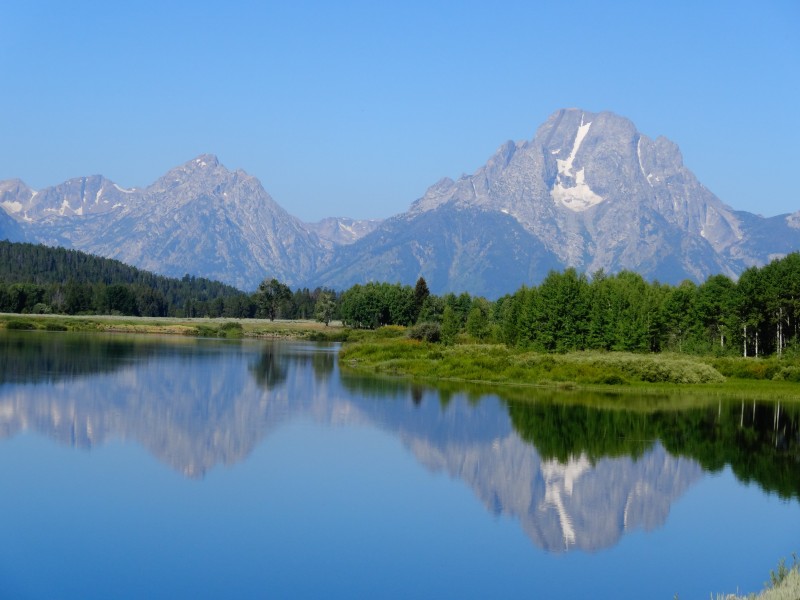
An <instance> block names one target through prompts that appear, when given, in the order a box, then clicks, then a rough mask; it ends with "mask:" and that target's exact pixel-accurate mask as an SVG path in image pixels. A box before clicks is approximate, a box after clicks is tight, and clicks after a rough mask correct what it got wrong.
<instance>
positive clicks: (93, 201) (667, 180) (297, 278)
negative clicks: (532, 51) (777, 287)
mask: <svg viewBox="0 0 800 600" xmlns="http://www.w3.org/2000/svg"><path fill="white" fill-rule="evenodd" d="M0 206H2V207H3V208H4V209H5V210H6V212H7V213H8V214H9V215H11V216H12V217H13V218H14V219H15V220H16V221H17V224H18V226H19V227H20V228H19V229H14V228H13V225H12V224H11V223H10V222H9V221H8V220H7V219H2V220H0V235H3V234H5V235H7V236H16V235H27V237H28V239H30V240H31V241H41V242H44V243H47V244H54V245H64V246H68V247H74V248H77V249H80V250H85V251H88V252H92V253H96V254H100V255H102V256H107V257H110V258H117V259H119V260H123V261H125V262H128V263H131V264H133V265H135V266H137V267H140V268H145V269H148V270H152V271H156V272H159V273H163V274H166V275H173V276H181V275H183V274H184V273H191V274H194V275H201V276H205V277H210V278H216V279H220V280H222V281H224V282H226V283H231V284H234V285H237V286H239V287H242V288H245V289H253V288H255V287H256V285H257V284H258V283H259V282H260V281H261V280H263V279H264V278H265V277H277V278H279V279H281V280H283V281H285V282H286V283H288V284H290V285H293V286H298V285H308V286H310V287H316V286H317V285H326V286H331V287H335V288H339V289H344V288H347V287H349V286H351V285H353V284H354V283H364V282H367V281H375V280H381V281H389V282H397V281H399V282H402V283H407V284H413V283H414V281H415V280H416V279H417V278H418V277H419V276H420V275H422V276H424V277H425V278H426V280H427V281H428V285H429V287H430V289H431V290H432V291H433V292H434V293H442V292H446V291H454V292H460V291H469V292H471V293H473V294H482V295H486V296H489V297H496V296H499V295H501V294H503V293H507V292H511V291H514V290H515V289H516V288H517V287H519V285H521V284H522V283H528V284H531V283H537V282H538V281H540V280H541V279H542V278H543V277H544V276H545V275H546V274H547V272H548V271H549V270H550V269H562V268H565V267H567V266H572V267H575V268H577V269H578V270H581V271H586V272H588V273H593V272H595V271H597V270H599V269H605V270H606V271H607V272H617V271H620V270H623V269H629V270H634V271H637V272H639V273H641V274H642V275H644V276H645V277H647V278H654V279H659V280H661V281H664V282H668V283H677V282H679V281H680V280H682V279H685V278H690V279H693V280H696V281H700V280H703V279H705V278H706V277H708V276H709V275H711V274H715V273H724V274H727V275H729V276H734V277H735V276H736V275H737V274H738V273H740V272H741V271H742V270H743V269H745V268H746V267H748V266H751V265H761V264H764V263H766V262H768V261H769V260H771V259H772V258H776V257H780V256H783V255H784V254H786V253H788V252H791V251H793V250H797V249H800V212H798V213H795V214H792V215H781V216H777V217H772V218H763V217H760V216H756V215H753V214H750V213H747V212H742V211H735V210H733V209H732V208H730V207H729V206H727V205H725V204H724V203H722V201H720V200H719V198H717V197H716V196H715V195H714V194H713V193H711V192H710V191H709V190H708V189H706V188H705V187H704V186H703V185H702V184H701V183H700V182H699V181H698V180H697V178H696V177H695V176H694V175H693V174H692V173H691V171H689V170H688V169H687V168H686V167H685V166H684V165H683V161H682V157H681V154H680V151H679V149H678V147H677V146H676V145H675V144H674V143H672V142H670V141H669V140H667V139H666V138H663V137H659V138H657V139H655V140H652V139H650V138H649V137H647V136H645V135H643V134H641V133H639V132H638V131H637V130H636V127H635V126H634V125H633V123H631V122H630V121H629V120H627V119H624V118H622V117H619V116H617V115H614V114H612V113H608V112H603V113H590V112H586V111H582V110H579V109H566V110H560V111H558V112H556V113H555V114H553V115H552V116H551V117H550V118H549V119H548V120H547V121H546V122H545V123H544V124H543V125H542V126H541V127H540V128H539V130H538V131H537V132H536V135H535V136H534V138H533V139H532V140H530V141H527V142H518V143H514V142H506V143H505V144H503V145H502V146H501V147H500V148H499V149H498V150H497V152H496V153H495V154H494V156H492V157H491V158H490V159H489V161H488V162H487V163H486V165H484V166H483V167H481V168H480V169H478V170H477V171H476V172H475V173H474V174H473V175H469V176H467V175H465V176H463V177H461V178H460V179H459V180H457V181H453V180H451V179H442V180H441V181H439V182H438V183H436V184H435V185H433V186H432V187H431V188H430V189H428V191H427V192H426V193H425V195H424V196H423V197H422V198H420V199H418V200H417V201H416V202H414V203H413V204H412V205H411V207H410V209H409V211H408V212H406V213H403V214H400V215H397V216H395V217H393V218H391V219H388V220H386V221H383V222H380V221H358V220H354V219H346V218H329V219H324V220H323V221H321V222H319V223H314V224H304V223H302V222H301V221H299V220H298V219H296V218H295V217H293V216H291V215H290V214H289V213H287V212H286V211H285V210H284V209H283V208H281V207H280V206H278V204H276V203H275V202H274V201H273V200H272V198H271V197H270V196H269V194H268V193H267V192H266V191H265V190H264V188H263V187H262V186H261V184H260V183H259V182H258V180H257V179H255V178H254V177H251V176H249V175H247V174H246V173H244V172H243V171H228V170H227V169H226V168H225V167H223V166H222V165H220V164H219V161H218V160H217V159H216V157H214V156H210V155H203V156H200V157H198V158H196V159H194V160H191V161H189V162H188V163H186V164H185V165H183V166H180V167H177V168H175V169H173V170H172V171H170V172H169V173H167V174H166V175H165V176H164V177H162V178H161V179H159V180H158V181H157V182H155V183H154V184H153V185H151V186H149V187H147V188H143V189H131V190H127V189H124V188H121V187H119V186H118V185H116V184H114V183H112V182H110V181H108V180H107V179H104V178H103V177H100V176H93V177H84V178H80V179H72V180H70V181H67V182H65V183H63V184H60V185H58V186H55V187H51V188H47V189H45V190H40V191H34V190H32V189H30V188H28V187H27V186H26V185H25V184H24V183H22V182H20V181H19V180H10V181H5V182H0ZM0 217H5V215H0ZM6 231H8V233H5V232H6Z"/></svg>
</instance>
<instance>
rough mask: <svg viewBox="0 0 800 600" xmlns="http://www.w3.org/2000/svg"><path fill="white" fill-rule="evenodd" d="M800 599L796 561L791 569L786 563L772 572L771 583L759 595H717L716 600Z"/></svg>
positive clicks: (799, 565) (799, 576) (797, 564)
mask: <svg viewBox="0 0 800 600" xmlns="http://www.w3.org/2000/svg"><path fill="white" fill-rule="evenodd" d="M798 599H800V563H798V562H797V559H795V561H794V564H793V565H792V566H791V567H789V566H787V565H786V562H785V561H783V560H782V561H781V562H780V563H779V564H778V568H777V569H775V570H773V571H771V572H770V581H769V583H768V584H767V587H766V589H765V590H764V591H762V592H760V593H758V594H748V595H747V596H739V595H737V594H717V596H716V600H798Z"/></svg>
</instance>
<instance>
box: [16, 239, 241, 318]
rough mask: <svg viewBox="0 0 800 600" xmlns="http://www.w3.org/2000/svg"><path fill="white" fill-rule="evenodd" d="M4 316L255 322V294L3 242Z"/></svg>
mask: <svg viewBox="0 0 800 600" xmlns="http://www.w3.org/2000/svg"><path fill="white" fill-rule="evenodd" d="M0 312H16V313H21V312H28V313H35V312H40V313H41V312H57V313H66V314H82V313H87V314H113V313H120V314H125V315H141V316H151V317H158V316H189V317H191V316H204V315H209V314H213V315H214V316H230V317H239V318H244V317H251V316H254V314H255V306H254V305H253V300H252V298H251V297H250V295H248V294H245V293H244V292H242V291H240V290H237V289H236V288H234V287H231V286H229V285H225V284H222V283H220V282H218V281H211V280H209V279H205V278H202V277H200V278H195V277H190V276H188V275H187V276H185V277H183V278H182V279H174V278H170V277H163V276H161V275H155V274H153V273H150V272H148V271H142V270H140V269H137V268H135V267H131V266H128V265H126V264H124V263H121V262H119V261H117V260H111V259H107V258H100V257H97V256H93V255H91V254H86V253H84V252H79V251H77V250H66V249H64V248H51V247H49V246H43V245H34V244H21V243H12V242H7V241H2V242H0Z"/></svg>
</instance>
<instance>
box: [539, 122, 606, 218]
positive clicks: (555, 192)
mask: <svg viewBox="0 0 800 600" xmlns="http://www.w3.org/2000/svg"><path fill="white" fill-rule="evenodd" d="M591 125H592V123H591V122H589V123H584V122H583V116H581V124H580V126H579V127H578V132H577V133H576V134H575V142H574V143H573V144H572V151H571V152H570V153H569V156H568V157H567V158H566V159H565V160H562V159H560V158H558V159H556V165H557V166H558V175H557V176H556V183H555V185H554V186H553V189H552V190H551V191H550V195H551V197H552V198H553V200H554V201H555V203H556V204H560V205H561V206H564V207H565V208H568V209H569V210H571V211H574V212H582V211H584V210H586V209H588V208H591V207H592V206H595V205H597V204H600V203H601V202H602V201H603V200H604V198H603V197H602V196H600V195H599V194H595V193H594V191H592V189H591V188H590V187H589V185H588V184H587V183H586V169H585V168H582V169H580V170H579V171H578V172H577V173H575V174H574V175H573V173H572V169H573V165H574V163H575V157H576V156H577V155H578V150H579V149H580V147H581V144H582V143H583V140H584V138H585V137H586V134H587V133H589V127H591ZM565 179H574V181H575V185H573V186H570V187H567V186H566V185H564V180H565Z"/></svg>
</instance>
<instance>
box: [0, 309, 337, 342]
mask: <svg viewBox="0 0 800 600" xmlns="http://www.w3.org/2000/svg"><path fill="white" fill-rule="evenodd" d="M0 329H8V330H40V331H82V332H92V331H95V332H110V333H150V334H162V335H186V336H196V337H220V338H237V337H257V338H258V337H264V338H286V339H307V340H316V341H344V340H345V339H348V337H349V333H348V332H349V330H347V329H345V328H344V327H342V326H341V324H338V323H332V324H331V325H330V326H327V327H326V326H325V325H324V324H323V323H319V322H317V321H299V320H298V321H283V320H276V321H269V320H267V319H243V320H237V319H204V318H198V319H173V318H169V317H127V316H106V315H92V316H69V315H17V314H0Z"/></svg>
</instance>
